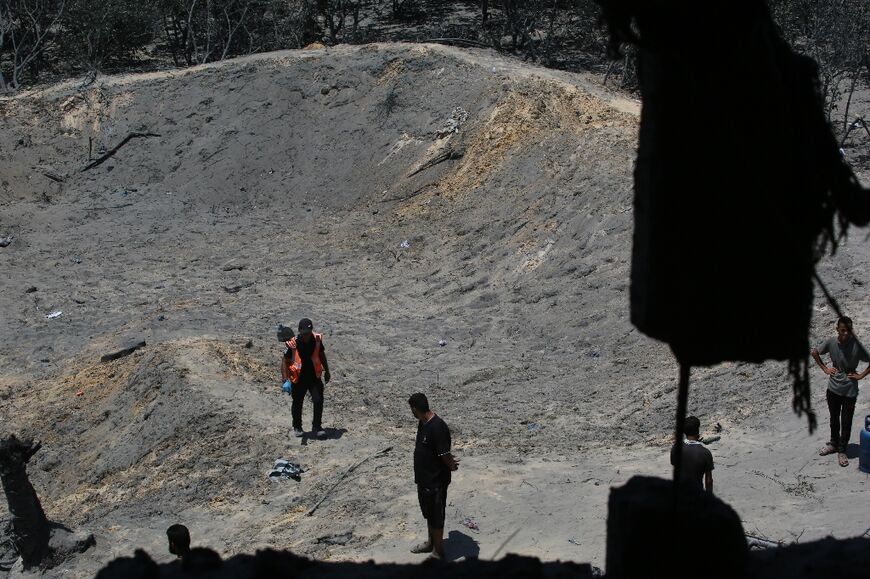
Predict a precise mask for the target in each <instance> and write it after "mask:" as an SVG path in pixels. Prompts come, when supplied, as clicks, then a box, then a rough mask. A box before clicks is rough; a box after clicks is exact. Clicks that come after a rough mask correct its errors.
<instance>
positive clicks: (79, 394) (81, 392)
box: [76, 390, 85, 396]
mask: <svg viewBox="0 0 870 579" xmlns="http://www.w3.org/2000/svg"><path fill="white" fill-rule="evenodd" d="M84 393H85V391H84V390H77V391H76V396H83V395H84Z"/></svg>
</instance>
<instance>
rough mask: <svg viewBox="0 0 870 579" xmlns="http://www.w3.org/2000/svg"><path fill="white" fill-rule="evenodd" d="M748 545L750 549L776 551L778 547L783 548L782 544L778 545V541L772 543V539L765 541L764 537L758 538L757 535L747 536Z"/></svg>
mask: <svg viewBox="0 0 870 579" xmlns="http://www.w3.org/2000/svg"><path fill="white" fill-rule="evenodd" d="M746 544H747V545H749V548H750V549H752V548H753V547H755V548H757V549H775V548H777V547H782V543H777V542H776V541H771V540H770V539H764V538H762V537H756V536H755V535H750V534H748V533H747V534H746Z"/></svg>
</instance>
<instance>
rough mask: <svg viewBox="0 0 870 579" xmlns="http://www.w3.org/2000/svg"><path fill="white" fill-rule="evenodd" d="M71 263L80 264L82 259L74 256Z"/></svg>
mask: <svg viewBox="0 0 870 579" xmlns="http://www.w3.org/2000/svg"><path fill="white" fill-rule="evenodd" d="M72 261H73V263H81V262H82V258H80V257H79V256H77V255H74V256H73V258H72Z"/></svg>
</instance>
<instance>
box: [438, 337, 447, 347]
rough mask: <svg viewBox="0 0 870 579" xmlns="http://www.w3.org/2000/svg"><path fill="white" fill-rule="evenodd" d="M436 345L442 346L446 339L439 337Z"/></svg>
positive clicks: (445, 343) (444, 344)
mask: <svg viewBox="0 0 870 579" xmlns="http://www.w3.org/2000/svg"><path fill="white" fill-rule="evenodd" d="M438 345H439V346H441V347H442V348H443V347H444V346H446V345H447V340H445V339H444V338H441V339H440V340H438Z"/></svg>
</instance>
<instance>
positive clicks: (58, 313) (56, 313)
mask: <svg viewBox="0 0 870 579" xmlns="http://www.w3.org/2000/svg"><path fill="white" fill-rule="evenodd" d="M61 314H63V312H62V311H60V310H57V311H54V312H51V313H50V314H45V319H46V320H53V319H54V318H59V317H60V316H61Z"/></svg>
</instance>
